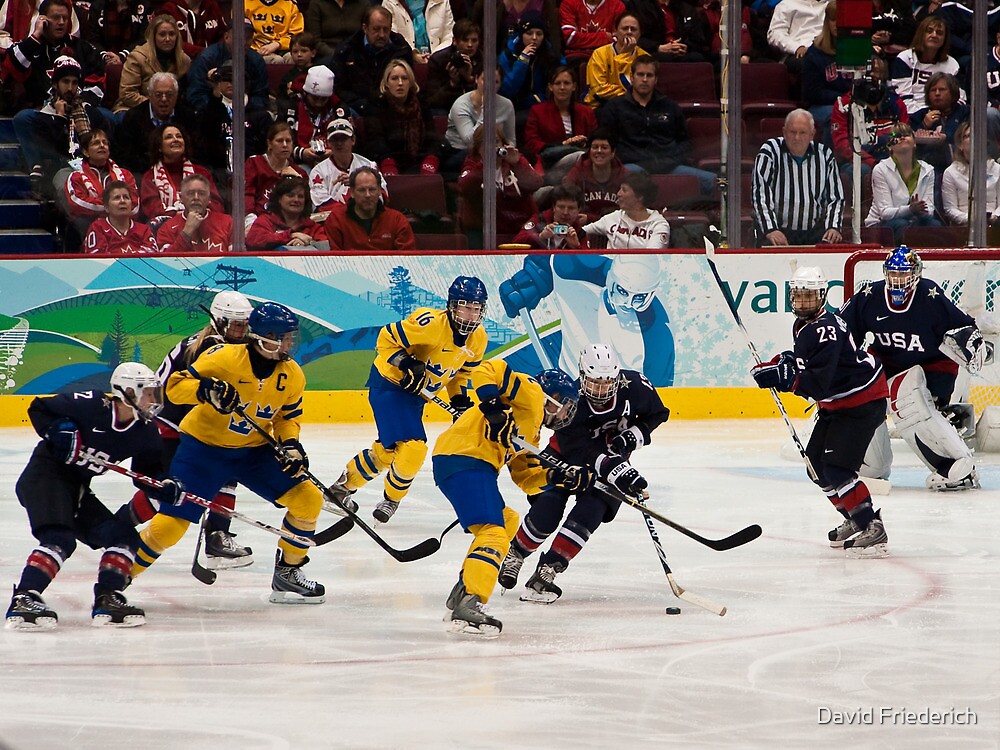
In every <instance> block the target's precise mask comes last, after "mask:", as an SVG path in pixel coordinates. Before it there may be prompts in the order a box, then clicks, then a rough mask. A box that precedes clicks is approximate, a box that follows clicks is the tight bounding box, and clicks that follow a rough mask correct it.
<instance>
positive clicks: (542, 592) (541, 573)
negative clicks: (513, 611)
mask: <svg viewBox="0 0 1000 750" xmlns="http://www.w3.org/2000/svg"><path fill="white" fill-rule="evenodd" d="M560 572H562V571H561V570H560V569H559V567H558V566H556V565H552V564H551V563H539V564H538V569H537V570H536V571H535V574H534V575H533V576H531V578H529V579H528V582H527V583H526V584H525V586H526V587H527V588H526V589H525V592H524V593H523V594H521V601H522V602H533V603H535V604H552V602H554V601H555V600H556V599H558V598H559V597H560V596H562V589H561V588H559V587H558V586H556V585H555V583H553V581H554V580H555V578H556V575H557V574H558V573H560Z"/></svg>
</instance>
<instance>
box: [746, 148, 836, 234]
mask: <svg viewBox="0 0 1000 750" xmlns="http://www.w3.org/2000/svg"><path fill="white" fill-rule="evenodd" d="M751 199H752V201H753V215H754V222H755V223H756V225H757V227H758V228H759V229H760V230H761V232H762V233H763V234H765V235H766V234H768V233H770V232H774V231H776V230H781V231H785V230H789V229H793V230H809V229H814V228H816V227H822V228H823V230H824V231H826V230H827V229H836V230H837V231H840V228H841V225H842V223H843V218H844V186H843V184H842V183H841V181H840V170H839V169H838V168H837V161H836V159H834V157H833V151H831V150H830V149H829V148H827V147H826V146H824V145H823V144H822V143H816V142H812V143H810V144H809V149H808V150H807V151H806V153H805V156H804V157H803V158H802V160H801V163H799V161H797V160H796V159H795V157H793V156H792V154H791V152H789V150H788V149H787V148H785V139H784V138H771V139H770V140H768V141H767V142H766V143H765V144H764V145H763V146H761V147H760V151H758V152H757V158H756V159H755V160H754V164H753V188H752V191H751Z"/></svg>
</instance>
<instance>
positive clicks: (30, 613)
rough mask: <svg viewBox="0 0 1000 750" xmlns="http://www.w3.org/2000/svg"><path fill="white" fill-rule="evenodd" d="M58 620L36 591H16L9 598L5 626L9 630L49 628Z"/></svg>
mask: <svg viewBox="0 0 1000 750" xmlns="http://www.w3.org/2000/svg"><path fill="white" fill-rule="evenodd" d="M58 622H59V618H58V617H57V616H56V613H55V612H53V611H52V610H51V609H49V608H48V607H47V606H45V602H44V601H42V597H41V595H40V594H39V593H38V592H37V591H18V590H17V589H14V595H13V596H12V597H11V599H10V606H9V607H8V608H7V622H6V626H7V628H8V629H10V630H51V629H52V628H54V627H55V626H56V624H57V623H58Z"/></svg>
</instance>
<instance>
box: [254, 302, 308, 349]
mask: <svg viewBox="0 0 1000 750" xmlns="http://www.w3.org/2000/svg"><path fill="white" fill-rule="evenodd" d="M249 323H250V339H251V340H252V341H253V343H254V345H255V346H256V347H257V349H258V350H259V351H260V353H261V354H263V355H264V356H265V357H267V358H268V359H278V360H289V359H291V358H292V357H291V355H290V354H289V351H291V348H292V345H293V344H294V343H295V334H296V333H297V332H298V330H299V318H298V316H297V315H296V314H295V313H293V312H292V311H291V310H289V309H288V308H287V307H285V306H284V305H279V304H278V303H277V302H265V303H264V304H263V305H261V306H260V307H258V308H256V309H255V310H254V311H253V312H252V313H250V319H249Z"/></svg>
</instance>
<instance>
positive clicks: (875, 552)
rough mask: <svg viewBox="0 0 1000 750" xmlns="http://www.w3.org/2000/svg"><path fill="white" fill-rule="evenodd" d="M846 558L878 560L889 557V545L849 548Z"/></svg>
mask: <svg viewBox="0 0 1000 750" xmlns="http://www.w3.org/2000/svg"><path fill="white" fill-rule="evenodd" d="M844 556H845V557H847V558H849V559H851V560H868V559H872V560H877V559H881V558H883V557H888V556H889V545H888V544H886V543H885V542H883V543H882V544H873V545H871V546H870V547H848V548H847V550H846V551H845V552H844Z"/></svg>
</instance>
